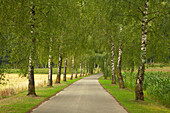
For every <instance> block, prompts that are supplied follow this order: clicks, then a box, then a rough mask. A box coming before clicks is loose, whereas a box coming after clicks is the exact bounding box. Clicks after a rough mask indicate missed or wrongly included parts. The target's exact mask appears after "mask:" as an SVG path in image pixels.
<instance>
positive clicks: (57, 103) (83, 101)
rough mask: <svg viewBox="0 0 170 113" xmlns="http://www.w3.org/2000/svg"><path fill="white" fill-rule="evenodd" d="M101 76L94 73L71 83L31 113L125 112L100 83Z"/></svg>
mask: <svg viewBox="0 0 170 113" xmlns="http://www.w3.org/2000/svg"><path fill="white" fill-rule="evenodd" d="M101 76H102V74H96V75H92V76H89V77H85V78H83V79H81V80H79V81H77V82H75V83H73V84H72V85H70V86H69V87H67V88H65V89H64V90H63V91H61V92H59V93H58V94H56V96H53V97H51V98H50V99H49V100H48V101H46V102H44V103H42V104H41V105H40V106H38V107H37V108H35V109H33V111H32V113H127V111H126V110H125V109H124V108H123V107H122V106H121V105H120V104H119V103H118V102H117V101H116V100H115V99H114V98H113V97H112V96H111V95H110V94H109V93H108V92H106V91H105V89H103V87H102V86H101V85H100V83H99V81H98V78H99V77H101Z"/></svg>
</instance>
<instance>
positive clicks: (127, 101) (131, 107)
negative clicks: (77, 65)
mask: <svg viewBox="0 0 170 113" xmlns="http://www.w3.org/2000/svg"><path fill="white" fill-rule="evenodd" d="M99 82H100V83H101V84H102V85H103V87H104V88H105V89H106V90H108V91H109V92H110V93H111V94H112V95H113V96H114V97H115V98H116V99H117V100H118V101H119V102H120V103H121V104H122V105H123V106H124V107H125V108H126V109H127V110H128V111H129V112H131V113H170V109H168V108H166V107H165V106H163V105H161V104H159V103H157V102H155V101H154V100H151V99H149V98H148V97H145V101H135V100H134V99H135V93H134V91H131V90H129V89H119V86H117V85H111V81H110V80H104V78H103V77H101V78H100V79H99Z"/></svg>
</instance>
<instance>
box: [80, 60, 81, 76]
mask: <svg viewBox="0 0 170 113" xmlns="http://www.w3.org/2000/svg"><path fill="white" fill-rule="evenodd" d="M80 77H81V63H80Z"/></svg>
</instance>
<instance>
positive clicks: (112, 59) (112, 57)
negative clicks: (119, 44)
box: [111, 40, 116, 84]
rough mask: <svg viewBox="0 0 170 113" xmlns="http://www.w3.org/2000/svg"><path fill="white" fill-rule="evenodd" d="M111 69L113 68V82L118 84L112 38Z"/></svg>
mask: <svg viewBox="0 0 170 113" xmlns="http://www.w3.org/2000/svg"><path fill="white" fill-rule="evenodd" d="M111 70H112V84H116V77H115V64H114V44H113V40H111Z"/></svg>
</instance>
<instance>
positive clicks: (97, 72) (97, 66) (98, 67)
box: [97, 64, 99, 73]
mask: <svg viewBox="0 0 170 113" xmlns="http://www.w3.org/2000/svg"><path fill="white" fill-rule="evenodd" d="M97 73H99V64H98V65H97Z"/></svg>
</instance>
